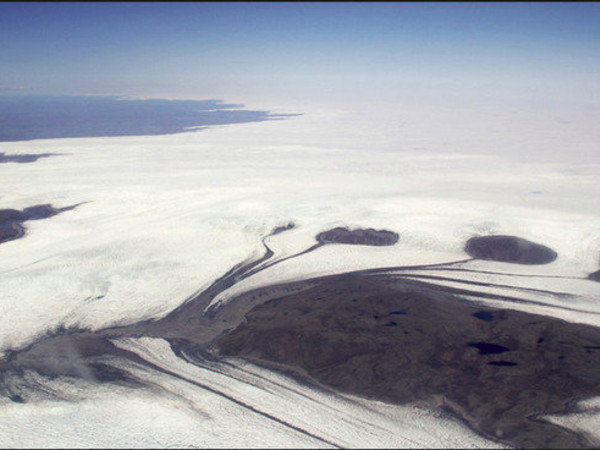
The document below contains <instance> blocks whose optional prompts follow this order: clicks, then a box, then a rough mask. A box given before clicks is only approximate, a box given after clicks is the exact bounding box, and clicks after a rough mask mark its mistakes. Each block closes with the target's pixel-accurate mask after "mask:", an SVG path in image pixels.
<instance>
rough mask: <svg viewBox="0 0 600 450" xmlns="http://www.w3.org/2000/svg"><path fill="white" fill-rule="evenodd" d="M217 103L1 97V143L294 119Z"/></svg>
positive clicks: (146, 133) (178, 131)
mask: <svg viewBox="0 0 600 450" xmlns="http://www.w3.org/2000/svg"><path fill="white" fill-rule="evenodd" d="M242 107H243V105H239V104H227V103H223V102H222V101H221V100H213V99H211V100H164V99H146V100H130V99H121V98H120V97H116V96H41V95H40V96H38V95H27V96H25V95H10V96H8V95H7V96H0V142H15V141H29V140H33V139H59V138H83V137H111V136H148V135H150V136H153V135H163V134H175V133H183V132H186V131H190V128H200V129H201V128H203V127H209V126H214V125H226V124H234V123H248V122H264V121H267V120H277V119H282V118H285V117H290V116H295V115H296V114H271V113H270V112H269V111H253V110H248V109H242Z"/></svg>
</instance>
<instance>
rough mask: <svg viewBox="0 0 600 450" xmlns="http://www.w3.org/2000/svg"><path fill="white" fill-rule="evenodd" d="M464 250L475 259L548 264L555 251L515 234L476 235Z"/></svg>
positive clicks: (552, 259)
mask: <svg viewBox="0 0 600 450" xmlns="http://www.w3.org/2000/svg"><path fill="white" fill-rule="evenodd" d="M465 251H466V252H467V253H468V254H469V255H470V256H472V257H473V258H477V259H487V260H492V261H498V262H510V263H517V264H548V263H551V262H552V261H554V260H555V259H556V257H557V256H558V255H557V253H556V252H555V251H554V250H552V249H551V248H548V247H546V246H544V245H541V244H536V243H535V242H531V241H528V240H527V239H523V238H519V237H516V236H503V235H496V236H477V237H473V238H471V239H469V240H468V241H467V245H466V246H465Z"/></svg>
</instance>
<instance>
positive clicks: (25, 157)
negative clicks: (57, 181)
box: [0, 152, 57, 164]
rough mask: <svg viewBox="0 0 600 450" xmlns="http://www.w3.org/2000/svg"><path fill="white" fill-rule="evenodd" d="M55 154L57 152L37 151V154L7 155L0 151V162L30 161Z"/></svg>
mask: <svg viewBox="0 0 600 450" xmlns="http://www.w3.org/2000/svg"><path fill="white" fill-rule="evenodd" d="M54 155H57V153H39V154H37V155H36V154H21V155H7V154H6V153H3V152H0V163H11V162H12V163H21V164H23V163H32V162H36V161H37V160H38V159H40V158H48V157H49V156H54Z"/></svg>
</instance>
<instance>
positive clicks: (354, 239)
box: [317, 227, 399, 246]
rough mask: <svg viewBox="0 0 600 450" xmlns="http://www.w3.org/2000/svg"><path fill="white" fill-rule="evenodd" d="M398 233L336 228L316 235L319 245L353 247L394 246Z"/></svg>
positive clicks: (370, 229)
mask: <svg viewBox="0 0 600 450" xmlns="http://www.w3.org/2000/svg"><path fill="white" fill-rule="evenodd" d="M398 238H399V236H398V233H394V232H393V231H387V230H375V229H373V228H357V229H355V230H350V229H348V228H345V227H336V228H332V229H331V230H327V231H323V232H321V233H319V234H318V235H317V241H318V242H319V243H321V244H353V245H374V246H383V245H394V244H395V243H396V242H398Z"/></svg>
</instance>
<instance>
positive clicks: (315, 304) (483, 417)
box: [215, 275, 600, 448]
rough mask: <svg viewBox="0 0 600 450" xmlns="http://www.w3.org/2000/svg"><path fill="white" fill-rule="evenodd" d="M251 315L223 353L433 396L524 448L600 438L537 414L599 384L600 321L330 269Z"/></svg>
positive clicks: (344, 382)
mask: <svg viewBox="0 0 600 450" xmlns="http://www.w3.org/2000/svg"><path fill="white" fill-rule="evenodd" d="M313 281H314V280H313ZM254 295H259V294H258V291H257V293H255V294H254ZM245 317H246V321H245V322H244V323H242V324H240V325H239V326H238V327H237V328H236V329H235V330H233V331H231V332H229V333H228V334H223V335H221V336H220V337H219V338H218V339H217V340H216V344H215V349H216V350H217V351H218V353H219V354H221V355H231V356H234V355H235V356H241V357H246V358H249V359H250V360H254V361H263V362H264V361H266V362H268V364H274V366H273V367H281V368H286V370H289V369H290V368H296V369H295V370H298V371H299V372H298V373H299V374H308V375H309V376H311V377H313V378H314V379H316V380H317V381H319V382H321V383H323V384H324V385H327V386H329V387H332V388H334V389H337V390H339V391H341V392H345V393H350V394H354V395H359V396H364V397H368V398H373V399H378V400H382V401H386V402H390V403H398V404H403V403H408V402H427V403H429V404H432V405H435V406H437V407H442V408H444V409H447V410H450V411H452V412H454V414H456V415H458V416H459V417H461V418H462V419H464V420H466V421H467V422H468V423H469V424H470V426H471V427H472V428H473V429H475V430H476V431H478V432H480V433H482V434H483V435H485V436H488V437H490V438H493V439H497V440H499V441H501V442H503V443H506V444H509V445H513V446H517V447H537V448H540V447H542V448H546V447H562V448H566V447H572V446H576V447H582V446H583V447H585V446H589V445H590V443H589V442H588V441H587V440H586V438H585V437H584V436H582V435H579V434H577V433H575V432H573V431H570V430H567V429H565V428H562V427H560V426H556V425H553V424H551V423H549V422H545V421H543V420H539V419H537V415H542V414H552V413H565V412H568V411H569V408H570V405H572V404H573V402H575V401H577V400H580V399H583V398H589V397H594V396H598V395H600V358H599V356H600V330H599V329H597V328H594V327H591V326H584V325H580V324H572V323H568V322H564V321H561V320H558V319H554V318H550V317H545V316H540V315H534V314H529V313H524V312H519V311H513V310H494V309H489V308H481V307H480V306H477V305H473V304H470V303H467V302H465V301H464V300H461V299H459V298H457V297H455V296H453V295H451V294H446V293H442V292H439V291H436V289H435V287H433V286H431V285H429V286H428V285H426V284H424V283H414V282H407V281H401V282H398V281H391V280H390V281H386V280H383V279H378V280H376V279H373V278H368V277H365V276H360V275H341V276H335V277H329V278H323V279H321V280H319V281H317V282H316V285H313V286H312V287H310V288H309V289H306V290H303V291H300V292H297V293H293V292H292V293H289V294H286V295H282V296H279V297H277V298H274V299H272V300H269V301H267V302H266V303H264V304H262V305H259V306H256V307H254V308H253V309H252V310H251V311H250V312H248V313H247V314H246V316H245Z"/></svg>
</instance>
